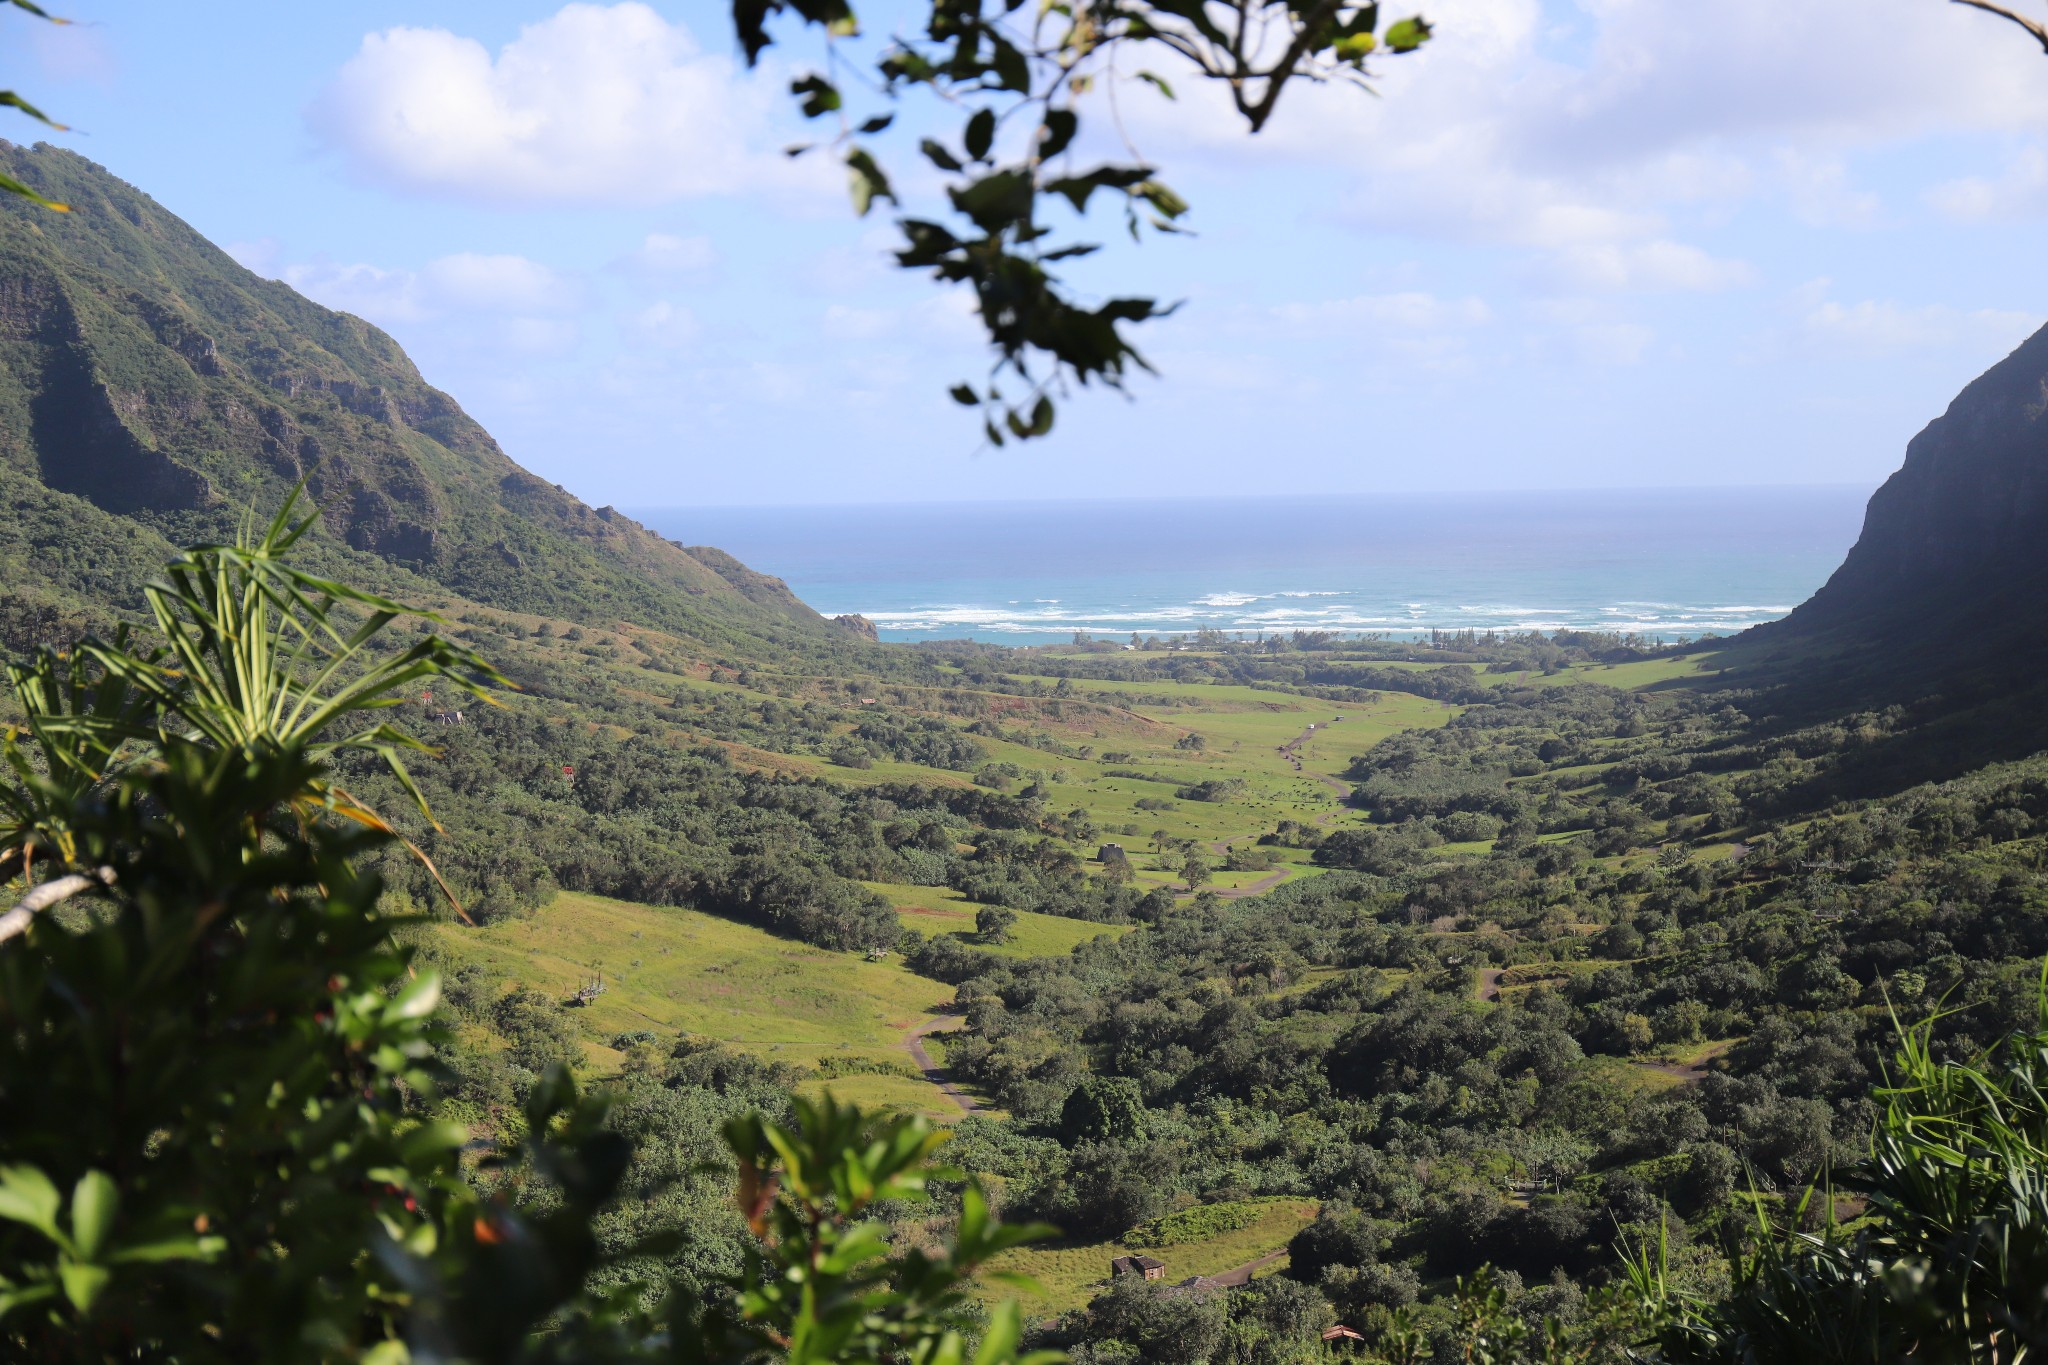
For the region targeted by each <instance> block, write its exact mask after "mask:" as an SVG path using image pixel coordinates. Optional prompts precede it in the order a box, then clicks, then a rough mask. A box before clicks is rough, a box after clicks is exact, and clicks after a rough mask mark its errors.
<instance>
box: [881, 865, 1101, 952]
mask: <svg viewBox="0 0 2048 1365" xmlns="http://www.w3.org/2000/svg"><path fill="white" fill-rule="evenodd" d="M862 885H863V886H865V887H867V888H868V889H869V890H870V891H875V892H879V893H880V894H881V895H883V896H886V897H887V898H888V900H889V904H891V905H893V906H895V907H896V918H897V919H898V920H899V921H901V922H902V924H903V927H904V928H906V929H915V930H917V932H919V933H920V934H923V935H925V936H926V937H927V938H930V937H932V936H933V935H936V934H952V935H953V936H955V937H956V938H959V939H961V940H963V941H964V942H966V943H967V944H968V945H969V946H970V947H974V948H978V949H980V950H981V951H982V952H985V953H995V954H998V955H999V956H1002V957H1064V956H1065V955H1066V954H1068V953H1071V952H1073V951H1074V949H1075V948H1077V947H1079V946H1080V945H1081V944H1083V943H1086V942H1088V941H1089V940H1090V939H1094V938H1100V937H1103V936H1105V935H1107V936H1108V937H1110V938H1119V937H1121V936H1123V935H1124V934H1127V933H1129V932H1130V931H1131V926H1130V925H1128V924H1091V923H1089V922H1088V921H1087V920H1079V919H1062V918H1061V917H1060V916H1058V915H1038V914H1033V913H1032V912H1031V911H1029V910H1020V911H1018V912H1017V923H1016V924H1015V925H1014V926H1012V928H1011V930H1010V938H1009V942H1007V943H1002V944H998V945H995V946H990V945H987V944H984V943H982V942H980V940H978V939H977V938H976V937H975V930H974V912H975V911H976V910H978V909H979V908H980V907H979V906H978V905H976V903H975V902H973V901H971V900H969V899H967V897H965V896H963V895H961V894H960V893H959V892H958V891H955V890H953V889H952V888H951V887H945V886H897V885H893V884H891V883H889V882H863V883H862Z"/></svg>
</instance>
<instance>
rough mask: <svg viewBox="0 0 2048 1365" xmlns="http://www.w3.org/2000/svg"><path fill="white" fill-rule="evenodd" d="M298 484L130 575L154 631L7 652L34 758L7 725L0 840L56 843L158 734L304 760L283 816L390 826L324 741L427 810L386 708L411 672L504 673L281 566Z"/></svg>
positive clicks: (468, 676) (296, 522)
mask: <svg viewBox="0 0 2048 1365" xmlns="http://www.w3.org/2000/svg"><path fill="white" fill-rule="evenodd" d="M304 497H305V484H304V481H303V480H302V481H301V482H300V484H299V486H298V487H297V488H294V489H293V490H292V493H291V495H290V496H289V497H287V498H286V499H285V502H284V505H283V507H281V508H280V509H279V510H278V513H277V515H276V516H275V517H273V518H272V519H271V520H270V522H269V524H268V526H267V527H265V528H264V529H263V530H262V532H261V534H260V535H259V534H257V533H256V531H255V528H254V525H253V523H252V524H251V525H250V526H247V527H245V528H244V530H243V533H242V534H241V535H240V536H239V537H238V538H237V539H236V541H235V543H234V544H231V545H198V546H194V547H193V548H191V549H188V550H186V551H185V552H184V553H182V554H181V555H179V556H178V557H177V558H176V559H174V560H172V561H171V562H170V564H169V565H167V566H166V568H165V571H164V575H163V577H162V578H160V579H157V580H155V581H153V582H151V583H149V584H148V585H147V586H146V587H145V588H144V594H145V596H146V598H147V601H148V603H149V607H150V614H151V616H152V617H153V618H154V623H155V627H156V630H157V632H158V633H159V634H160V635H161V636H162V637H163V641H164V643H163V644H162V645H160V646H158V647H157V648H155V649H152V650H149V651H147V652H144V651H142V650H139V649H137V648H136V647H134V645H133V644H132V643H131V641H130V639H129V637H128V634H127V632H126V631H125V630H123V631H121V632H117V633H116V635H115V637H114V638H113V639H112V640H111V641H104V640H88V641H85V642H84V643H82V644H81V645H80V646H79V647H78V649H77V650H76V652H75V653H74V654H73V655H72V656H70V657H69V658H60V657H59V656H57V655H55V654H51V653H47V652H46V653H45V654H44V655H42V656H40V657H39V658H38V659H37V660H35V661H33V662H31V663H29V664H26V665H20V666H15V667H12V668H10V670H9V676H10V678H11V679H12V680H13V683H14V687H15V692H16V694H17V696H18V697H19V699H20V702H21V705H22V709H23V710H24V712H25V713H26V715H27V717H28V719H27V722H26V729H27V732H28V734H29V736H30V737H31V738H32V739H33V740H34V742H35V746H36V748H37V749H39V750H40V753H41V762H40V763H36V762H32V761H31V760H30V758H29V756H28V755H27V753H26V752H24V751H23V750H22V748H21V747H20V745H19V744H18V743H16V741H15V740H14V739H13V738H9V740H8V741H7V744H6V746H5V761H6V762H7V764H8V766H9V767H11V768H12V769H13V772H14V775H15V779H16V780H15V782H14V783H13V784H12V785H10V786H8V787H6V788H5V789H0V849H5V848H8V847H16V848H22V847H26V846H28V845H31V844H35V845H40V846H44V847H49V848H51V849H52V850H53V851H62V852H63V856H65V857H67V858H68V856H69V854H68V851H64V846H63V839H62V833H63V821H64V818H65V815H64V813H65V812H66V811H68V810H70V809H71V808H72V807H73V806H74V805H75V803H76V802H77V801H78V800H80V799H81V798H82V797H84V796H86V795H87V794H88V791H89V789H90V787H91V786H92V785H93V784H94V783H99V782H104V781H106V780H108V779H109V777H110V776H111V775H113V773H114V771H115V769H116V768H118V766H119V765H120V764H121V763H123V762H128V761H133V760H134V759H135V758H137V757H139V756H142V755H145V754H147V753H149V752H150V751H152V750H161V749H162V748H163V747H164V746H166V745H171V744H179V745H194V746H197V747H200V748H204V749H208V750H211V751H214V752H217V753H219V754H221V755H223V756H226V757H229V758H236V757H240V758H257V759H260V758H265V757H269V756H273V755H283V754H289V755H293V756H296V757H297V758H299V759H301V760H303V761H304V762H305V765H306V771H307V772H309V773H310V774H312V775H311V776H310V777H309V778H308V779H307V781H306V783H305V785H304V787H303V789H302V790H301V791H300V792H299V793H298V794H297V795H296V796H295V797H293V798H292V799H291V801H290V803H289V804H290V805H291V806H292V808H293V810H294V813H295V814H296V816H297V817H298V818H299V819H301V820H305V819H311V818H315V817H316V816H318V815H319V814H321V813H322V812H329V813H333V814H338V815H341V816H344V817H346V818H348V819H352V820H356V821H359V822H361V823H363V824H366V825H370V826H372V827H374V828H377V829H379V830H383V831H385V832H387V833H394V834H395V833H396V831H393V830H392V829H391V828H390V826H389V825H388V824H387V823H386V821H385V820H384V819H383V818H382V817H381V816H379V815H378V814H377V813H376V812H375V811H373V810H372V809H370V808H369V807H368V806H366V805H365V804H363V803H362V802H361V801H359V800H357V799H356V798H355V797H353V796H351V795H350V794H349V793H348V792H347V791H346V790H345V789H344V788H342V787H340V786H339V785H337V784H336V783H335V782H334V781H333V780H332V777H331V772H332V763H333V760H335V759H336V758H337V757H338V756H340V755H341V754H342V753H344V752H347V751H355V752H361V753H367V754H370V755H373V756H375V757H376V758H377V759H379V760H380V761H381V762H382V763H383V764H384V766H385V767H386V768H388V769H389V771H390V772H391V774H392V776H393V777H394V778H395V779H396V780H397V781H398V783H399V785H400V786H401V787H402V788H403V789H404V790H405V792H406V793H407V794H408V795H409V796H410V797H411V798H412V800H413V802H414V803H415V804H416V805H417V806H418V808H419V810H420V813H421V814H422V815H423V816H425V817H426V818H427V819H428V820H429V821H430V822H431V821H432V819H433V815H432V812H431V811H430V810H429V809H428V807H427V801H426V797H425V796H424V794H422V793H421V791H420V789H419V784H418V783H417V782H415V781H414V780H413V776H412V774H411V773H410V772H409V771H408V770H407V768H406V765H405V760H404V754H405V753H407V752H414V753H431V752H433V750H432V749H431V748H430V747H429V746H428V745H426V744H425V743H423V742H422V741H420V740H419V739H417V738H416V737H414V736H413V735H411V734H409V733H408V732H406V731H405V730H404V729H403V728H401V727H400V726H398V725H396V724H394V723H392V721H391V720H390V719H388V717H387V715H386V713H387V712H389V710H390V709H391V708H393V707H395V706H398V705H399V704H400V703H401V701H402V700H403V697H404V694H405V693H406V692H407V691H408V690H409V689H410V688H411V687H412V686H413V685H414V684H416V683H418V682H420V681H421V680H423V679H427V678H438V679H442V680H444V681H446V682H447V683H450V684H452V685H453V686H454V687H456V688H458V689H460V690H461V691H463V692H466V693H468V694H469V695H471V696H473V697H475V698H476V699H477V700H478V701H480V702H482V703H484V704H487V705H496V702H495V701H493V699H492V697H491V696H490V692H489V688H490V687H491V686H492V685H503V686H509V685H510V684H508V683H506V682H505V679H504V678H503V677H502V676H501V675H500V674H499V673H498V672H497V670H496V669H494V668H492V667H491V665H490V664H488V663H487V662H485V661H484V660H483V658H481V657H480V656H479V655H477V654H476V653H475V652H474V651H472V650H469V649H466V648H464V647H462V646H460V645H457V644H454V643H452V642H450V641H449V640H446V639H444V638H442V637H441V636H440V635H438V634H433V633H429V634H426V635H423V636H421V637H419V638H418V639H416V640H414V641H413V642H412V643H411V644H409V645H406V646H405V647H403V648H396V649H394V648H390V647H388V646H387V645H386V643H385V636H386V632H387V631H388V630H389V629H390V627H391V626H392V625H393V624H394V623H396V622H398V621H400V620H403V619H405V618H413V619H419V620H428V621H431V620H436V619H438V618H436V617H435V616H434V615H433V614H432V613H431V612H426V611H420V610H416V609H413V608H409V607H406V606H404V605H402V604H400V603H398V602H394V601H392V600H390V599H389V598H386V597H382V596H379V595H378V594H375V593H370V592H365V591H363V590H361V589H358V588H353V587H349V586H347V585H345V584H341V583H336V582H333V581H331V580H328V579H325V578H320V577H318V576H316V575H314V574H310V573H307V572H305V571H304V570H302V569H299V568H297V567H295V566H293V565H292V564H291V563H290V562H289V558H288V557H289V555H290V553H291V551H292V549H293V547H294V546H295V545H297V543H298V542H299V540H300V539H301V538H302V537H304V535H305V534H306V532H307V531H308V530H309V529H310V528H311V526H312V524H313V520H314V518H315V517H316V516H318V509H317V508H313V509H310V510H307V511H306V512H305V513H304V514H303V515H300V510H301V507H302V506H303V504H304ZM413 852H414V853H415V854H416V855H417V856H419V857H420V858H421V860H422V861H423V862H425V861H426V857H425V854H423V853H421V852H420V851H419V849H418V848H417V847H414V848H413ZM427 866H428V868H429V870H430V871H431V870H432V864H431V863H427ZM437 880H438V874H437Z"/></svg>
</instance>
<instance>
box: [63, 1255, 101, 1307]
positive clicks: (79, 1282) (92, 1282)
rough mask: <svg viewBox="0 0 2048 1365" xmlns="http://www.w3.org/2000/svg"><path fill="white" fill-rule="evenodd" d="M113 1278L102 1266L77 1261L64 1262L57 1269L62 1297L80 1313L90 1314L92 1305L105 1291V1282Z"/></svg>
mask: <svg viewBox="0 0 2048 1365" xmlns="http://www.w3.org/2000/svg"><path fill="white" fill-rule="evenodd" d="M113 1278H114V1272H112V1271H111V1270H108V1269H107V1268H106V1267H105V1266H103V1265H86V1264H84V1263H82V1262H79V1261H65V1262H63V1263H61V1264H60V1265H58V1267H57V1279H58V1281H59V1282H60V1283H62V1284H63V1286H64V1297H65V1298H67V1299H69V1300H71V1302H72V1304H73V1305H74V1306H75V1307H76V1308H77V1309H78V1311H79V1312H81V1313H90V1312H91V1311H92V1306H93V1303H94V1302H95V1301H96V1300H97V1299H98V1298H99V1296H100V1294H101V1293H102V1292H103V1291H104V1290H105V1289H106V1287H107V1281H109V1280H111V1279H113Z"/></svg>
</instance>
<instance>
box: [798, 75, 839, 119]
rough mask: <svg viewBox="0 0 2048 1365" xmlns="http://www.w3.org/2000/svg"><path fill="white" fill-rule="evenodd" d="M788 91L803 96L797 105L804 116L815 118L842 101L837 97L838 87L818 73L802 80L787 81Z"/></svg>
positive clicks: (830, 110)
mask: <svg viewBox="0 0 2048 1365" xmlns="http://www.w3.org/2000/svg"><path fill="white" fill-rule="evenodd" d="M789 93H790V94H792V95H801V96H803V99H802V101H801V102H800V103H799V104H798V106H797V107H798V108H799V109H801V110H803V114H804V117H805V118H817V117H818V116H819V115H821V114H829V113H831V112H833V111H834V110H836V109H838V108H839V107H840V104H841V103H842V101H841V100H840V98H839V87H838V86H836V85H834V84H832V82H830V81H828V80H826V79H825V78H824V77H823V76H819V75H810V76H805V77H804V78H803V79H802V80H796V81H791V82H790V83H789Z"/></svg>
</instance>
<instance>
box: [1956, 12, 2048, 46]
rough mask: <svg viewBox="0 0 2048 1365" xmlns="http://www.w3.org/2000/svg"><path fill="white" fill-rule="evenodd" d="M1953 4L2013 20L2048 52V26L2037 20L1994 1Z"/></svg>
mask: <svg viewBox="0 0 2048 1365" xmlns="http://www.w3.org/2000/svg"><path fill="white" fill-rule="evenodd" d="M1952 3H1954V4H1958V5H1968V6H1969V7H1970V8H1971V9H1981V10H1983V11H1984V12H1985V13H1986V14H1995V15H1997V16H1998V17H1999V18H2001V19H2010V20H2012V21H2013V22H2014V23H2015V24H2018V25H2019V26H2020V27H2021V28H2023V29H2025V30H2026V31H2027V32H2029V33H2031V34H2033V35H2034V41H2035V42H2037V43H2039V44H2040V45H2041V50H2042V51H2043V52H2048V24H2043V23H2041V22H2040V21H2039V20H2037V19H2029V18H2027V16H2026V15H2024V14H2019V13H2016V12H2015V11H2013V10H2009V9H2007V8H2006V7H2005V6H2004V5H1999V4H1993V3H1992V0H1952Z"/></svg>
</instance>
